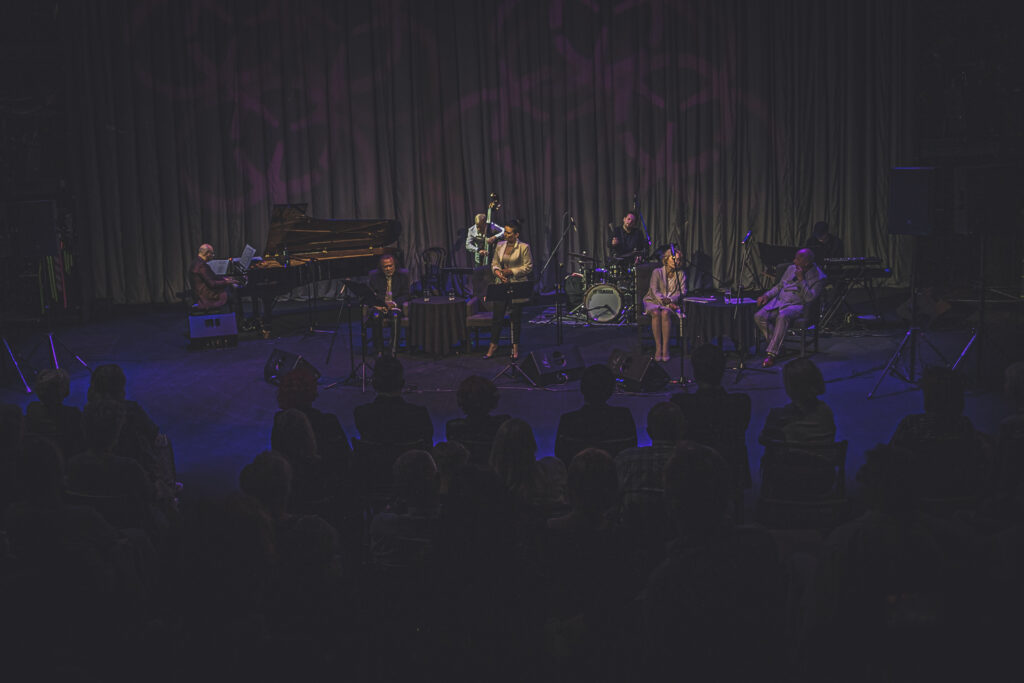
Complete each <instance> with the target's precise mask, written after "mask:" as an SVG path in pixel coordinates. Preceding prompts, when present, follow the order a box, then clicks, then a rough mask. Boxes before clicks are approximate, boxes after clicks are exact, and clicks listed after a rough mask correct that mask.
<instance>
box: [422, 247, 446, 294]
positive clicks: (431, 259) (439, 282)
mask: <svg viewBox="0 0 1024 683" xmlns="http://www.w3.org/2000/svg"><path fill="white" fill-rule="evenodd" d="M421 258H422V261H423V269H422V270H421V271H420V284H421V285H422V287H423V291H424V293H426V292H430V293H432V294H443V293H444V292H443V291H442V290H443V289H444V276H443V274H442V272H441V268H443V267H444V266H445V264H446V263H447V262H448V250H447V249H445V248H444V247H428V248H426V249H424V250H423V253H422V254H421Z"/></svg>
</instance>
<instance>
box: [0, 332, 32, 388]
mask: <svg viewBox="0 0 1024 683" xmlns="http://www.w3.org/2000/svg"><path fill="white" fill-rule="evenodd" d="M3 340H4V349H5V350H6V351H7V360H8V361H9V362H10V364H11V367H12V368H14V371H15V372H17V373H18V379H20V380H21V386H22V387H23V388H24V389H25V393H26V394H31V393H32V388H31V387H29V385H28V381H27V380H26V379H25V373H23V372H22V371H21V364H20V363H19V362H18V355H17V354H16V353H15V352H14V349H12V348H11V344H10V342H8V341H7V337H4V338H3Z"/></svg>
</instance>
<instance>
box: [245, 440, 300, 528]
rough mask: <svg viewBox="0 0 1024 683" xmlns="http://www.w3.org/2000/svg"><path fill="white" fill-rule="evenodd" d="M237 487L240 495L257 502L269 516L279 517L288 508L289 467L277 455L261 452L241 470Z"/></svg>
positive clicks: (290, 475)
mask: <svg viewBox="0 0 1024 683" xmlns="http://www.w3.org/2000/svg"><path fill="white" fill-rule="evenodd" d="M238 485H239V488H241V489H242V493H244V494H246V495H247V496H252V497H253V498H255V499H256V500H258V501H259V502H260V504H261V505H262V506H263V509H265V510H266V511H267V512H269V513H270V514H271V516H274V517H278V516H281V515H283V514H284V512H285V510H286V509H287V508H288V496H289V495H290V494H291V486H292V468H291V465H289V464H288V461H287V460H285V459H284V458H283V457H282V456H280V455H278V454H277V453H274V452H273V451H263V452H262V453H260V454H259V455H257V456H256V457H255V458H253V461H252V462H251V463H249V464H248V465H246V466H245V467H243V468H242V471H241V472H240V473H239V475H238Z"/></svg>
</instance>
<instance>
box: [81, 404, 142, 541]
mask: <svg viewBox="0 0 1024 683" xmlns="http://www.w3.org/2000/svg"><path fill="white" fill-rule="evenodd" d="M124 423H125V411H124V404H123V403H122V402H121V401H113V400H110V399H97V400H94V401H90V402H89V403H88V404H87V405H86V406H85V408H84V409H83V410H82V430H83V432H84V434H85V445H86V446H87V450H85V451H83V452H82V453H79V454H78V455H76V456H74V457H73V458H71V459H70V460H69V461H68V466H67V487H68V490H69V491H72V492H75V493H81V494H87V495H91V496H107V497H119V498H123V499H124V500H125V501H126V505H125V507H124V511H125V515H126V517H124V518H122V520H121V521H122V524H123V525H124V526H131V527H134V528H138V529H144V530H146V531H152V530H154V527H153V524H154V522H155V520H154V519H153V516H152V513H153V510H152V505H153V504H154V503H155V502H156V493H155V490H154V488H153V483H152V482H151V481H150V480H149V477H147V476H146V473H145V472H144V471H143V470H142V466H141V465H139V462H138V461H137V460H133V459H131V458H125V457H122V456H120V455H117V453H116V452H115V448H116V446H117V443H118V438H119V436H120V434H121V429H122V427H123V426H124ZM108 521H111V523H114V522H113V520H108Z"/></svg>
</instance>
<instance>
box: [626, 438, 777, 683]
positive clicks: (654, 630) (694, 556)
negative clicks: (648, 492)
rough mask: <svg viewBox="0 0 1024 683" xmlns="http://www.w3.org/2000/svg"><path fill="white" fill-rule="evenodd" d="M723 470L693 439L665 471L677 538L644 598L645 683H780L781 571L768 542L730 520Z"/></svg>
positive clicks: (679, 447) (764, 536) (710, 452)
mask: <svg viewBox="0 0 1024 683" xmlns="http://www.w3.org/2000/svg"><path fill="white" fill-rule="evenodd" d="M730 476H731V475H730V472H729V467H728V465H727V464H726V462H725V460H724V459H722V458H721V457H720V456H719V455H718V454H717V453H715V451H714V450H713V449H711V448H708V447H706V446H701V445H699V444H696V443H694V442H692V441H683V442H681V443H680V444H678V445H677V446H676V453H675V454H674V455H673V456H672V458H671V459H669V461H668V464H667V465H666V466H665V480H664V486H665V502H666V505H667V506H668V511H669V516H670V517H671V518H672V520H673V521H674V523H675V526H676V530H677V536H676V540H675V541H674V542H673V543H672V544H671V546H670V547H669V550H668V559H666V560H665V562H663V563H662V564H661V566H659V567H658V568H657V569H656V570H655V571H654V573H653V574H652V575H651V577H650V579H649V581H648V582H647V588H646V590H645V592H644V598H643V609H644V633H643V639H644V646H645V648H646V652H645V661H646V663H647V665H648V666H649V667H650V669H649V674H650V675H649V676H648V680H651V679H652V678H653V679H654V680H662V679H664V680H668V678H669V677H671V679H672V680H721V681H735V680H754V679H761V680H777V679H778V678H779V675H780V673H781V672H780V671H779V662H780V660H781V659H783V656H784V653H783V652H782V650H783V648H782V647H781V645H782V643H781V639H780V638H779V636H778V634H779V627H778V626H779V623H780V620H781V619H780V612H781V610H780V606H781V589H780V587H781V581H782V579H781V571H780V567H779V562H778V555H777V549H776V546H775V543H774V541H773V540H772V537H771V536H770V535H769V533H768V532H767V531H765V530H763V529H760V528H755V527H737V526H734V525H733V524H732V523H731V522H730V521H729V515H728V508H729V501H730V499H731V494H732V485H731V482H730Z"/></svg>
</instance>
